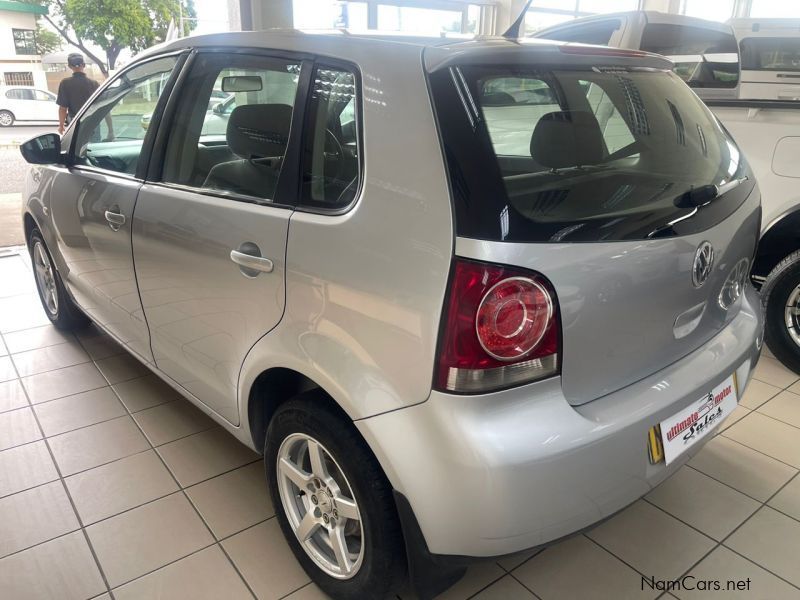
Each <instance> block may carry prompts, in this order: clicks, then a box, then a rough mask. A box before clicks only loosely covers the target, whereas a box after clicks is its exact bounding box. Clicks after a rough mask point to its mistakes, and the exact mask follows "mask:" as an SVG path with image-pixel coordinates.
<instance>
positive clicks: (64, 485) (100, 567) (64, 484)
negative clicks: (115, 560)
mask: <svg viewBox="0 0 800 600" xmlns="http://www.w3.org/2000/svg"><path fill="white" fill-rule="evenodd" d="M12 362H13V361H12ZM14 370H15V371H16V372H17V376H18V377H19V372H18V371H17V366H16V365H14ZM23 389H24V386H23ZM24 393H25V395H26V397H28V396H27V394H28V392H27V390H24ZM28 402H29V403H30V398H29V397H28ZM30 410H31V413H32V414H33V418H34V420H35V421H36V426H37V427H38V428H39V433H40V434H41V435H42V438H43V439H44V443H45V447H46V448H47V452H48V453H49V454H50V460H51V461H53V466H54V467H55V469H56V473H57V474H58V479H59V482H60V483H61V487H62V488H63V490H64V494H66V496H67V500H69V504H70V507H71V508H72V513H73V514H74V515H75V520H76V521H77V522H78V526H79V527H80V531H81V533H82V534H83V539H84V540H85V541H86V545H87V546H88V547H89V552H90V553H91V555H92V558H93V559H94V562H95V565H97V569H98V571H99V572H100V577H101V578H102V580H103V584H104V585H105V586H106V591H107V592H108V595H109V596H110V597H111V600H114V594H113V593H112V591H111V586H110V585H109V583H108V577H107V576H106V573H105V571H104V570H103V565H102V564H100V558H99V557H98V556H97V552H96V551H95V549H94V546H93V545H92V540H91V539H90V538H89V534H88V533H87V532H86V528H85V527H84V526H83V520H82V519H81V516H80V514H78V508H77V506H76V505H75V500H74V499H73V498H72V494H71V493H70V491H69V487H67V482H66V481H64V475H63V473H62V472H61V467H60V466H59V464H58V462H57V461H56V457H55V454H53V449H52V448H51V447H50V443H49V442H48V440H47V438H46V437H44V429H42V424H41V423H40V422H39V417H38V415H37V414H36V411H34V410H33V407H31V409H30Z"/></svg>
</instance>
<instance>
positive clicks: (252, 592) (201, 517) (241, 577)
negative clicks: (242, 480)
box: [95, 364, 258, 599]
mask: <svg viewBox="0 0 800 600" xmlns="http://www.w3.org/2000/svg"><path fill="white" fill-rule="evenodd" d="M96 366H97V365H96V364H95V367H96ZM98 370H99V369H98ZM100 374H101V375H103V377H105V375H104V374H103V372H102V371H101V372H100ZM106 379H107V378H106ZM109 385H111V384H110V383H109ZM111 389H112V391H113V392H114V394H115V395H116V396H117V398H119V400H120V402H122V398H121V397H120V396H119V394H118V393H117V391H116V390H114V388H113V387H112V388H111ZM122 404H123V406H124V405H125V403H124V402H123V403H122ZM125 409H126V410H127V406H126V407H125ZM128 416H129V417H130V418H131V420H132V421H133V422H134V424H135V425H136V427H137V428H138V429H139V431H140V432H141V433H142V435H143V436H144V438H145V440H146V441H147V443H148V444H150V447H151V449H152V450H153V451H154V452H155V454H156V456H157V457H158V460H159V461H161V464H162V465H164V468H165V469H166V470H167V472H168V473H169V474H170V477H172V479H173V481H175V484H176V485H177V486H178V488H179V489H180V493H181V494H183V497H184V498H185V499H186V501H187V502H188V503H189V506H191V507H192V510H194V512H195V514H196V515H197V516H198V518H199V519H200V522H201V523H203V525H204V526H205V528H206V530H207V531H208V533H209V535H210V536H211V539H212V540H214V543H215V544H216V545H217V546H218V547H219V549H220V551H221V552H222V553H223V554H224V555H225V558H227V559H228V562H229V563H230V565H231V567H232V568H233V570H234V571H235V572H236V574H237V575H238V576H239V578H240V579H241V580H242V582H243V583H244V585H245V587H246V588H247V590H248V591H249V592H250V594H251V595H252V596H253V598H254V599H257V598H258V596H257V595H256V593H255V591H254V590H253V588H252V587H251V586H250V583H249V582H248V581H247V579H245V577H244V575H243V574H242V572H241V571H240V570H239V567H238V566H237V565H236V563H235V562H234V561H233V559H232V558H231V556H230V554H228V551H227V550H226V549H225V548H224V547H223V545H222V544H221V543H220V542H219V541H217V536H216V535H214V531H213V530H212V529H211V526H210V525H209V524H208V523H207V522H206V519H205V518H204V517H203V515H202V514H201V512H200V510H199V509H198V508H197V506H195V504H194V502H192V499H191V498H190V497H189V494H187V493H186V489H185V488H184V487H183V485H181V483H180V481H178V478H177V477H176V476H175V473H173V472H172V469H170V468H169V465H168V464H167V461H165V460H164V457H163V456H161V454H160V453H159V452H158V451H157V450H156V447H155V446H153V444H152V443H151V442H150V439H149V438H148V437H147V435H146V434H145V433H144V430H143V429H142V427H141V426H140V425H139V423H138V422H137V421H136V419H134V418H133V415H132V413H131V412H130V411H128ZM207 431H210V430H207ZM193 435H195V434H193ZM253 462H255V461H253ZM240 466H244V465H240ZM163 566H165V565H162V567H159V568H163Z"/></svg>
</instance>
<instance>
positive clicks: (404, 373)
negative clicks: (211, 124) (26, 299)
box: [22, 31, 763, 598]
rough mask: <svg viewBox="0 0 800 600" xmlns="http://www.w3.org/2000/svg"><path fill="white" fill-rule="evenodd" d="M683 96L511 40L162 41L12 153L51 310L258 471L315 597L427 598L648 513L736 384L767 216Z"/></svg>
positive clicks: (264, 37) (612, 60)
mask: <svg viewBox="0 0 800 600" xmlns="http://www.w3.org/2000/svg"><path fill="white" fill-rule="evenodd" d="M670 67H671V64H670V63H669V62H668V61H667V60H666V59H664V58H662V57H658V56H654V55H648V54H644V53H640V52H631V51H624V50H613V49H609V48H600V47H592V46H581V45H574V44H558V43H552V42H541V41H537V40H518V41H509V40H506V39H502V38H491V39H478V40H472V41H454V40H446V39H433V40H423V39H414V38H395V39H386V38H380V37H369V36H353V35H346V34H334V33H331V34H324V35H323V34H316V35H315V34H304V33H300V32H293V31H286V32H270V33H237V34H226V35H214V36H205V37H196V38H187V39H183V40H179V41H175V42H171V43H168V44H166V45H162V46H160V47H158V48H155V49H153V50H151V51H149V52H148V53H146V54H145V55H143V56H141V57H140V58H138V59H137V60H136V61H134V62H133V63H132V64H131V65H130V66H129V67H127V68H126V69H124V70H123V71H122V72H120V73H119V74H117V75H116V76H114V77H113V78H112V79H111V80H110V81H108V82H107V83H106V84H105V85H103V86H102V87H101V88H100V89H99V90H98V91H97V92H96V94H95V95H94V97H93V98H92V99H91V100H90V101H89V102H88V103H87V105H86V106H85V107H84V109H83V111H82V112H81V113H80V114H79V115H78V117H77V118H76V119H75V121H74V122H73V123H72V125H71V126H70V128H69V130H68V131H67V133H66V134H65V136H64V137H63V139H59V138H58V137H57V136H52V135H51V136H42V137H39V138H35V139H33V140H31V141H29V142H27V143H26V144H25V145H23V147H22V152H23V154H24V156H25V157H26V159H27V160H28V161H29V162H31V163H34V164H35V166H34V167H33V168H32V169H31V170H30V173H29V175H28V177H27V180H26V191H25V202H24V215H23V218H24V223H25V232H26V235H27V240H28V245H29V248H30V251H31V255H32V259H33V263H34V266H35V275H36V281H37V284H38V289H39V292H40V295H41V299H42V302H43V304H44V306H45V308H46V310H47V312H48V314H49V315H50V318H51V319H52V321H53V322H54V323H55V324H56V326H58V327H61V328H69V327H75V326H78V325H80V324H81V323H82V322H84V321H85V320H86V319H87V318H88V319H91V320H92V321H94V322H95V323H96V324H97V325H98V326H100V327H101V328H102V329H103V330H105V331H106V332H108V333H109V334H110V335H111V336H113V337H114V338H115V339H116V340H118V341H119V342H120V343H122V344H124V345H125V347H126V348H127V349H128V350H129V351H130V352H131V354H133V355H134V356H136V357H138V358H139V359H140V360H141V361H142V362H143V363H144V364H146V365H147V366H148V367H149V368H150V369H152V370H153V372H155V373H156V374H158V375H159V376H160V377H161V378H163V379H164V380H165V381H166V382H167V383H168V384H170V385H171V386H173V387H174V388H175V389H176V390H178V391H179V392H180V393H182V394H183V395H185V396H186V397H187V398H188V399H190V400H191V401H192V402H194V403H195V404H197V405H198V406H199V407H201V408H202V409H203V410H205V411H206V412H207V413H208V414H209V415H211V416H212V417H213V418H214V419H216V421H218V422H219V423H220V424H222V425H223V426H224V427H225V428H227V430H228V431H230V432H231V433H232V434H233V435H235V436H236V437H237V438H238V439H239V440H241V441H242V442H243V443H244V444H247V445H248V446H250V447H251V448H254V449H256V450H258V451H263V453H264V460H265V467H266V476H267V481H268V486H269V490H270V493H271V495H272V499H273V502H274V504H275V506H276V507H278V520H279V522H280V525H281V527H282V530H283V533H284V534H285V536H286V539H287V540H288V543H289V545H290V546H291V548H292V550H293V552H294V554H295V555H296V556H297V558H298V560H299V561H300V562H301V564H302V565H303V567H304V568H305V569H306V570H307V571H308V573H309V575H310V576H311V577H312V579H313V580H314V581H315V582H317V583H318V584H319V586H320V587H321V588H322V589H323V590H325V591H326V592H327V593H329V594H330V595H331V596H333V597H335V598H373V597H383V596H385V595H387V594H390V593H392V592H394V591H396V590H397V589H398V588H399V587H401V586H403V585H404V582H406V581H410V583H411V586H412V588H413V589H414V590H415V592H416V593H417V594H418V595H419V596H422V597H429V596H431V595H432V594H434V593H436V592H438V591H440V590H442V589H445V588H446V587H447V586H448V585H450V584H451V583H452V582H453V581H455V580H456V579H457V578H458V577H460V576H461V574H462V573H463V570H464V565H465V564H466V563H468V562H470V561H473V560H476V559H480V558H484V557H494V556H499V555H505V554H511V553H516V552H519V551H523V550H526V549H529V548H532V547H535V546H538V545H541V544H545V543H548V542H551V541H553V540H555V539H558V538H560V537H562V536H565V535H568V534H570V533H573V532H575V531H577V530H580V529H582V528H586V527H588V526H590V525H592V524H593V523H595V522H597V521H598V520H601V519H604V518H606V517H608V516H609V515H612V514H613V513H615V512H617V511H619V510H620V509H622V508H623V507H625V506H626V505H628V504H630V503H631V502H633V501H634V500H636V499H637V498H639V497H640V496H642V495H643V494H645V493H646V492H648V491H649V490H651V489H652V488H653V486H655V485H657V484H658V483H659V482H661V481H662V480H664V479H665V478H666V477H667V476H669V475H670V474H671V473H673V472H674V471H675V470H676V469H677V468H678V467H679V466H680V465H681V464H683V463H684V462H685V461H686V460H687V459H688V458H689V457H690V456H691V455H692V454H693V453H694V452H696V451H697V450H698V449H699V448H700V446H701V445H702V443H703V442H704V441H706V440H708V439H709V437H710V432H713V431H714V428H715V427H716V426H717V425H718V424H719V423H720V422H721V421H722V420H723V419H724V418H725V417H726V416H727V415H728V414H729V413H730V412H731V411H732V410H733V409H734V408H735V407H736V405H737V401H738V399H739V398H740V397H741V395H742V393H743V391H744V388H745V386H746V385H747V383H748V381H749V379H750V376H751V374H752V371H753V368H754V366H755V363H756V361H757V360H758V356H759V352H760V349H761V334H762V326H763V323H762V317H761V313H760V304H759V300H758V297H757V295H756V293H755V292H754V290H753V288H752V287H751V286H750V285H749V283H748V279H747V274H748V272H749V267H750V262H751V260H752V257H753V254H754V251H755V247H756V241H757V239H758V231H759V219H760V206H759V194H758V191H757V189H756V184H755V181H754V180H753V177H752V175H751V173H750V171H749V169H748V167H747V164H746V162H745V160H744V159H743V157H742V156H741V154H740V152H739V150H738V149H737V146H736V144H735V143H734V141H733V140H732V139H731V138H730V136H729V135H728V134H727V133H726V132H725V130H724V129H723V128H722V127H721V126H720V125H719V123H718V122H717V120H716V119H715V118H714V117H713V116H712V115H711V113H710V112H709V111H708V110H707V109H706V108H705V107H704V105H703V104H702V103H701V102H700V101H699V100H698V98H697V97H696V96H695V95H694V94H693V93H692V92H691V91H690V90H689V88H688V87H686V85H684V83H683V82H682V81H681V80H680V79H678V78H677V77H676V76H675V75H673V74H672V73H671V72H670ZM215 90H222V91H223V92H224V93H225V94H229V95H230V96H232V97H233V98H235V108H233V109H232V110H231V112H230V114H229V115H228V116H227V117H226V120H227V124H226V128H225V134H224V135H222V134H220V133H214V132H210V131H209V130H208V129H207V128H204V124H205V123H206V122H207V121H208V118H209V114H208V110H209V101H210V98H211V95H212V93H214V91H215ZM144 115H152V117H151V119H150V122H149V124H148V126H147V127H146V128H143V127H142V126H141V119H142V116H144ZM109 127H111V128H112V129H113V131H114V136H109V135H108V132H109V131H110V130H112V129H109Z"/></svg>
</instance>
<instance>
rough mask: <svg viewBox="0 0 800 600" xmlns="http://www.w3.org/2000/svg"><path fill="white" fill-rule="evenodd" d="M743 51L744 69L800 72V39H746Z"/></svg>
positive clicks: (743, 42) (742, 43)
mask: <svg viewBox="0 0 800 600" xmlns="http://www.w3.org/2000/svg"><path fill="white" fill-rule="evenodd" d="M741 50H742V69H747V70H748V71H800V38H745V39H743V40H742V41H741Z"/></svg>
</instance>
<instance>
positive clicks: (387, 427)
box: [356, 286, 763, 557]
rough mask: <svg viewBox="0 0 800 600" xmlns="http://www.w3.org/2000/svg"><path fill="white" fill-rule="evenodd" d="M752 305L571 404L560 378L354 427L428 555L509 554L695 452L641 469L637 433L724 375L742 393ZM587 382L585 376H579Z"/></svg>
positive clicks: (653, 479) (605, 509) (759, 322)
mask: <svg viewBox="0 0 800 600" xmlns="http://www.w3.org/2000/svg"><path fill="white" fill-rule="evenodd" d="M762 331H763V319H762V316H761V307H760V299H759V296H758V294H757V293H756V291H755V290H753V289H752V288H751V287H749V286H748V288H747V290H746V293H745V295H744V296H743V298H742V307H741V310H740V312H739V314H738V315H737V316H736V317H735V318H734V319H733V320H732V321H731V322H730V323H729V324H728V325H727V327H725V329H723V330H722V331H721V332H720V333H718V334H717V335H716V336H715V337H714V338H712V339H711V340H710V341H708V342H707V343H706V344H705V345H703V346H702V347H700V348H698V349H697V350H695V351H694V352H693V353H691V354H690V355H688V356H686V357H684V358H683V359H681V360H679V361H677V362H676V363H674V364H672V365H670V366H669V367H667V368H665V369H663V370H661V371H660V372H658V373H655V374H654V375H651V376H649V377H647V378H645V379H643V380H641V381H639V382H637V383H635V384H632V385H630V386H628V387H626V388H624V389H622V390H619V391H617V392H614V393H612V394H609V395H607V396H604V397H602V398H599V399H597V400H594V401H593V402H589V403H588V404H584V405H582V406H578V407H573V406H571V405H570V404H569V403H568V402H567V400H566V399H565V398H564V395H563V393H562V391H561V382H560V379H559V378H552V379H549V380H546V381H541V382H538V383H534V384H530V385H526V386H523V387H518V388H513V389H510V390H505V391H502V392H495V393H491V394H487V395H483V396H455V395H449V394H443V393H439V392H433V393H432V394H431V397H430V398H429V400H428V401H427V402H424V403H422V404H418V405H416V406H412V407H409V408H405V409H401V410H397V411H393V412H389V413H384V414H382V415H378V416H375V417H371V418H368V419H364V420H361V421H357V422H356V425H357V426H358V427H359V430H360V431H361V432H362V434H363V435H364V437H365V439H366V440H367V442H368V443H369V444H370V446H371V447H372V449H373V451H374V452H375V453H376V455H377V457H378V460H379V461H380V462H381V464H382V466H383V468H384V470H385V471H386V474H387V476H388V478H389V480H390V482H391V483H392V485H393V486H394V487H395V489H396V490H397V492H399V493H400V494H402V495H403V496H404V497H405V498H407V499H408V502H409V505H410V507H411V509H412V510H413V513H414V517H415V519H416V521H417V523H418V524H419V528H420V530H421V532H422V534H423V536H424V539H425V544H426V546H427V549H428V551H429V552H430V553H431V554H439V555H456V556H461V557H489V556H499V555H504V554H512V553H515V552H519V551H522V550H526V549H528V548H532V547H535V546H539V545H542V544H545V543H547V542H550V541H553V540H555V539H558V538H560V537H563V536H565V535H568V534H570V533H573V532H575V531H578V530H581V529H584V528H586V527H588V526H589V525H591V524H593V523H595V522H597V521H600V520H602V519H604V518H606V517H608V516H609V515H612V514H613V513H615V512H617V511H619V510H620V509H621V508H623V507H625V506H626V505H628V504H630V503H631V502H634V501H635V500H636V499H638V498H640V497H641V496H642V495H644V494H646V493H647V492H649V491H650V490H651V489H653V487H655V486H656V485H658V484H659V483H660V482H661V481H663V480H664V479H665V478H666V477H668V476H669V475H671V474H672V473H673V472H675V470H676V469H678V468H679V467H680V466H681V464H683V463H685V462H686V460H688V458H689V457H690V456H691V455H692V454H694V453H696V452H697V451H698V450H699V449H700V447H702V445H703V443H702V442H705V441H707V440H708V439H710V438H711V437H712V436H710V435H709V436H706V438H705V439H703V440H702V441H701V443H698V444H695V445H694V446H693V447H692V448H691V449H690V450H689V451H688V452H686V453H684V454H683V455H682V456H681V457H680V458H679V459H677V460H676V461H675V462H673V463H671V464H670V465H669V466H668V467H667V466H665V465H664V463H663V462H661V463H660V464H656V465H653V464H650V461H649V459H648V453H647V444H646V442H647V432H648V430H649V428H650V427H652V426H653V425H656V424H657V423H659V422H660V421H661V420H663V419H664V418H666V417H668V416H671V415H673V414H674V413H676V412H677V411H679V410H681V409H682V408H685V407H687V406H688V405H689V404H690V403H691V402H693V401H696V400H698V399H699V398H701V397H702V396H703V395H704V394H706V393H708V392H709V391H710V390H711V389H712V388H713V387H715V386H717V385H718V384H720V383H721V382H722V381H724V380H725V379H726V378H727V377H729V376H730V375H731V374H732V373H733V372H734V371H736V373H737V378H738V382H739V394H740V396H739V397H740V398H741V394H742V393H743V392H744V388H745V386H746V384H747V383H748V382H749V380H750V376H751V375H752V370H753V368H754V367H755V364H756V362H757V360H758V357H759V353H760V350H761V341H762V338H763V336H762ZM587 376H591V374H587Z"/></svg>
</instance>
